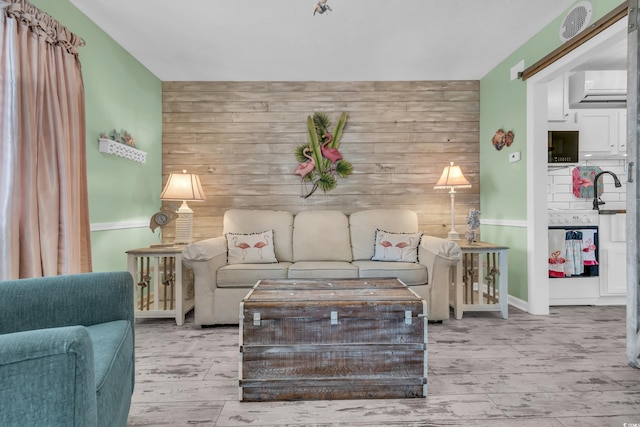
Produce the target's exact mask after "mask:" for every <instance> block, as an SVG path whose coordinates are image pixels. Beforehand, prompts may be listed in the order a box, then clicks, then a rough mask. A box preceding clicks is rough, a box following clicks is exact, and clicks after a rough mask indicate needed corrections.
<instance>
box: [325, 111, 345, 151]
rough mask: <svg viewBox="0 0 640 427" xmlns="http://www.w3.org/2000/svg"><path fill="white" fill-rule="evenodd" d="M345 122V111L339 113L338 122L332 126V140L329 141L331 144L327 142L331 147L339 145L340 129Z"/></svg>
mask: <svg viewBox="0 0 640 427" xmlns="http://www.w3.org/2000/svg"><path fill="white" fill-rule="evenodd" d="M345 124H347V113H344V112H343V113H342V114H340V117H339V118H338V122H337V123H336V125H335V127H334V128H333V141H331V144H329V146H330V147H332V148H339V147H340V139H341V138H342V130H343V129H344V125H345Z"/></svg>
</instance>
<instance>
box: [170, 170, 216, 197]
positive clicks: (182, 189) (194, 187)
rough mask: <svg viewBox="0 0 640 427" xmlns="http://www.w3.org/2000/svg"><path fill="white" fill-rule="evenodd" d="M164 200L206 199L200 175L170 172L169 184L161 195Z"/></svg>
mask: <svg viewBox="0 0 640 427" xmlns="http://www.w3.org/2000/svg"><path fill="white" fill-rule="evenodd" d="M160 199H162V200H206V197H205V195H204V191H203V190H202V185H200V178H199V177H198V175H195V174H192V173H187V171H186V170H184V171H182V173H172V174H169V179H168V180H167V184H166V185H165V186H164V190H162V194H161V195H160Z"/></svg>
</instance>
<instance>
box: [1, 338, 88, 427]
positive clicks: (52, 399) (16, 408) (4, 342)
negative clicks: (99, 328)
mask: <svg viewBox="0 0 640 427" xmlns="http://www.w3.org/2000/svg"><path fill="white" fill-rule="evenodd" d="M93 366H94V365H93V347H92V344H91V339H90V337H89V333H88V332H87V329H86V328H85V327H83V326H68V327H62V328H51V329H39V330H35V331H26V332H17V333H10V334H4V335H0V425H2V426H25V425H33V426H35V425H51V424H54V423H55V424H58V425H69V426H72V425H73V426H95V425H97V417H98V413H97V403H96V384H95V378H94V367H93Z"/></svg>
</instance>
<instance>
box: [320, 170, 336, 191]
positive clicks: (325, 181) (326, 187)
mask: <svg viewBox="0 0 640 427" xmlns="http://www.w3.org/2000/svg"><path fill="white" fill-rule="evenodd" d="M337 185H338V181H337V180H336V179H335V177H334V176H333V175H327V174H325V175H320V178H318V187H319V188H320V189H321V190H322V191H331V190H333V189H334V188H336V186H337Z"/></svg>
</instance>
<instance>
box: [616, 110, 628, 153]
mask: <svg viewBox="0 0 640 427" xmlns="http://www.w3.org/2000/svg"><path fill="white" fill-rule="evenodd" d="M626 152H627V110H619V111H618V152H617V154H625V153H626Z"/></svg>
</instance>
